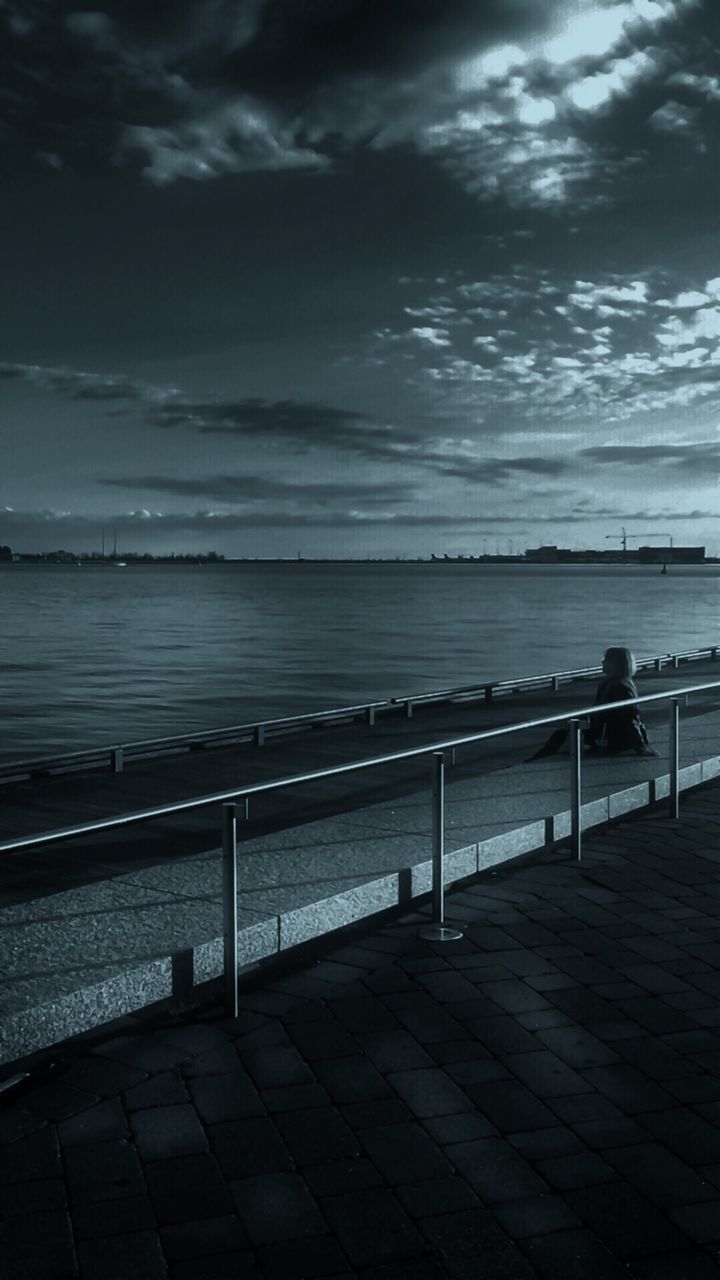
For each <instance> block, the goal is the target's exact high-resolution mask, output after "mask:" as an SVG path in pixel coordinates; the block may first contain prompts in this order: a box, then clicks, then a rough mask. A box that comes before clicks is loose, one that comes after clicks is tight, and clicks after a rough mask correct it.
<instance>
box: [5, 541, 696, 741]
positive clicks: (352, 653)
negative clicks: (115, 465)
mask: <svg viewBox="0 0 720 1280" xmlns="http://www.w3.org/2000/svg"><path fill="white" fill-rule="evenodd" d="M719 592H720V565H698V566H679V565H672V566H670V567H669V569H668V572H667V574H666V575H662V574H661V572H660V566H658V565H633V564H627V565H622V564H617V565H529V564H528V565H525V564H477V563H475V564H462V563H420V562H418V563H415V562H413V563H410V562H404V561H398V562H384V563H372V562H359V561H358V562H353V563H342V564H341V563H328V562H313V561H307V560H303V561H297V562H295V561H288V562H284V563H264V562H258V561H240V562H225V563H222V564H216V565H213V564H173V565H170V564H159V563H157V564H145V565H143V564H134V563H133V562H132V561H130V562H128V563H127V565H126V566H125V567H120V566H116V565H113V564H96V565H93V564H91V563H86V564H83V565H82V566H76V565H72V564H69V565H48V564H26V565H23V564H7V565H2V566H0V599H1V608H0V667H1V669H2V677H3V678H2V692H1V694H0V696H1V698H2V710H3V716H2V722H3V732H2V737H1V741H0V761H2V762H7V761H11V760H20V759H27V758H29V757H33V756H38V755H45V754H48V753H50V754H51V753H55V752H62V751H74V750H82V749H84V748H86V747H96V746H101V745H105V744H112V743H122V742H130V741H136V740H138V739H142V738H151V737H159V736H163V735H166V734H174V733H178V734H180V733H185V732H190V731H195V730H203V729H212V728H219V727H222V726H225V725H232V724H242V723H246V722H248V721H255V720H259V719H269V718H272V717H275V716H282V715H290V714H294V713H297V712H301V711H305V712H306V711H314V710H321V709H327V708H331V707H338V706H346V705H352V704H355V703H363V702H368V701H373V700H375V699H382V698H387V697H400V696H406V695H410V694H416V693H423V692H428V691H430V690H433V689H443V688H448V687H452V686H460V685H468V684H473V683H475V682H477V683H481V682H483V681H487V680H492V679H496V678H501V677H505V678H507V677H517V676H525V675H534V674H539V673H544V672H553V671H559V670H567V669H571V668H574V667H583V666H588V665H594V664H596V663H599V662H600V661H601V658H602V653H603V650H604V649H605V648H606V647H607V646H608V645H611V644H623V645H629V646H630V647H631V648H632V649H633V650H634V651H635V652H636V654H637V655H638V656H649V655H653V654H659V653H669V652H673V651H677V650H682V649H692V648H700V647H703V646H707V645H710V644H715V643H717V641H718V618H719V617H720V612H719V610H718V603H719Z"/></svg>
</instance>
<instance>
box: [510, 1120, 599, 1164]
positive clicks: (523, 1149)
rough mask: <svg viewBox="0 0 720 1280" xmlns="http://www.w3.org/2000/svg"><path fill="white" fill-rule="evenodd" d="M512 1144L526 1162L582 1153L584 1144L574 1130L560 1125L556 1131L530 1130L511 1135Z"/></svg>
mask: <svg viewBox="0 0 720 1280" xmlns="http://www.w3.org/2000/svg"><path fill="white" fill-rule="evenodd" d="M508 1142H510V1143H512V1145H513V1147H514V1148H515V1150H516V1151H519V1152H520V1154H521V1155H522V1156H525V1158H526V1160H533V1161H534V1160H550V1159H552V1157H553V1156H568V1155H573V1154H574V1153H575V1152H579V1151H582V1144H581V1142H580V1140H579V1138H578V1137H576V1135H575V1134H574V1133H573V1131H572V1129H567V1128H565V1127H561V1126H560V1125H558V1126H557V1127H556V1128H554V1129H530V1130H528V1131H527V1132H525V1133H511V1134H509V1135H508Z"/></svg>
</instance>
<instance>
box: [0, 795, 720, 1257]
mask: <svg viewBox="0 0 720 1280" xmlns="http://www.w3.org/2000/svg"><path fill="white" fill-rule="evenodd" d="M719 864H720V784H718V783H717V782H710V783H708V784H707V785H706V786H704V787H702V788H699V789H697V790H694V791H692V792H690V793H688V794H686V795H685V796H684V797H683V801H682V816H681V821H680V822H679V823H677V822H674V821H671V820H670V819H669V818H668V817H667V816H666V812H665V810H664V808H663V809H654V810H649V811H645V812H643V813H641V814H638V815H635V816H633V817H631V818H626V819H623V820H622V821H620V822H619V823H617V824H615V825H613V826H612V827H606V828H604V829H603V830H601V831H597V832H588V833H587V834H586V838H585V843H584V852H583V861H582V862H581V863H580V864H574V863H571V862H570V861H568V858H567V855H566V853H564V852H563V851H561V850H558V849H554V850H546V851H544V852H543V853H540V854H538V855H536V856H534V857H533V858H532V859H529V860H526V861H524V862H522V863H517V862H516V863H515V864H507V865H505V866H502V867H496V868H493V869H489V870H487V871H486V872H484V873H483V874H482V875H481V877H480V878H479V879H477V880H476V881H475V882H474V883H473V884H472V885H471V886H470V887H467V886H466V887H462V888H461V889H459V890H457V891H453V892H452V893H451V894H450V895H449V896H448V903H447V915H448V919H449V920H451V921H452V922H453V923H454V924H456V925H457V926H458V927H460V928H461V929H462V930H463V931H464V935H465V936H464V938H463V939H462V940H460V941H458V942H452V943H446V944H443V945H440V944H431V943H428V942H424V941H422V940H421V939H419V938H418V927H419V924H420V923H421V921H423V920H426V919H427V913H426V911H424V910H421V911H419V912H418V911H415V910H413V911H411V912H410V913H408V914H406V915H405V916H404V917H402V918H400V919H398V918H394V919H391V920H389V921H388V920H386V921H385V922H384V923H382V922H375V923H372V924H369V925H368V924H366V925H365V926H362V925H360V926H356V927H355V928H354V929H353V931H352V932H351V933H347V934H346V935H345V936H342V937H335V938H326V939H323V940H320V941H318V942H317V943H316V944H315V945H314V949H313V950H312V951H309V950H307V949H306V950H305V951H304V952H303V953H301V955H297V954H296V955H295V958H294V960H293V963H292V964H289V963H288V964H287V965H286V966H285V967H284V968H283V969H278V968H277V967H275V968H273V969H268V970H267V971H266V972H263V971H260V972H258V973H256V974H254V975H249V976H248V977H247V978H246V979H245V980H244V982H243V986H242V991H241V1009H240V1015H239V1017H238V1018H237V1019H233V1020H229V1019H227V1018H226V1017H225V1016H224V1013H223V1010H222V1004H221V1001H220V992H219V990H218V986H217V984H216V986H215V987H214V988H211V989H209V990H208V991H207V992H206V997H207V998H206V1000H205V1003H204V1004H202V1005H198V1006H197V1007H194V1008H190V1007H188V1008H187V1009H186V1011H185V1012H184V1013H183V1012H181V1011H179V1010H178V1009H177V1008H173V1007H171V1006H170V1005H165V1006H156V1007H155V1008H153V1009H148V1010H146V1011H145V1013H144V1014H141V1015H140V1014H136V1015H132V1016H128V1017H125V1018H123V1019H122V1020H120V1021H118V1022H116V1023H114V1024H111V1025H109V1026H106V1027H105V1028H103V1029H102V1030H98V1031H95V1032H94V1033H92V1034H89V1035H86V1036H84V1037H81V1038H78V1039H76V1040H75V1041H72V1042H68V1043H66V1044H65V1045H64V1046H63V1047H62V1049H61V1050H59V1051H56V1053H55V1055H54V1067H51V1066H50V1059H49V1057H48V1055H45V1056H41V1057H40V1058H39V1059H38V1060H37V1062H36V1064H35V1066H36V1069H35V1071H34V1072H33V1074H32V1075H31V1076H30V1077H29V1078H28V1079H27V1080H26V1081H25V1082H24V1083H21V1084H20V1085H19V1086H18V1087H17V1088H16V1089H14V1090H8V1091H7V1092H6V1093H5V1094H4V1095H3V1101H2V1111H1V1112H0V1133H1V1134H2V1141H3V1147H2V1151H0V1186H1V1190H2V1197H1V1198H2V1204H3V1215H4V1224H3V1241H2V1242H3V1250H4V1270H3V1275H4V1276H5V1277H7V1280H70V1278H71V1277H72V1278H74V1277H80V1278H81V1280H96V1278H97V1280H101V1278H102V1280H127V1277H129V1276H137V1277H138V1280H140V1278H142V1280H155V1278H156V1277H157V1278H158V1280H160V1278H161V1277H168V1276H169V1277H172V1280H186V1278H187V1280H190V1278H192V1280H206V1278H207V1280H220V1278H222V1277H227V1280H230V1277H233V1278H236V1277H242V1278H243V1280H294V1278H297V1280H299V1278H300V1277H305V1278H306V1280H315V1278H316V1277H318V1278H319V1277H327V1280H353V1278H357V1280H478V1278H480V1280H483V1278H484V1277H487V1278H488V1280H533V1278H538V1280H615V1278H616V1277H617V1278H618V1280H620V1277H624V1278H626V1280H627V1278H628V1277H629V1278H631V1280H712V1277H715V1276H717V1275H718V1262H719V1259H720V1252H719V1249H720V1015H719V1013H718V995H719V994H720V865H719Z"/></svg>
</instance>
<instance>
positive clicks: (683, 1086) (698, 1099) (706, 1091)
mask: <svg viewBox="0 0 720 1280" xmlns="http://www.w3.org/2000/svg"><path fill="white" fill-rule="evenodd" d="M688 1071H693V1068H692V1067H691V1066H690V1065H689V1064H688ZM663 1088H664V1089H667V1091H668V1093H671V1094H672V1095H673V1097H674V1098H677V1099H678V1101H679V1102H690V1103H693V1104H695V1105H702V1104H703V1103H713V1102H717V1101H718V1100H720V1079H718V1078H717V1077H716V1076H711V1075H707V1074H705V1073H703V1072H701V1071H700V1070H699V1069H698V1070H697V1071H695V1073H694V1074H693V1075H688V1076H682V1077H680V1079H674V1078H670V1079H668V1080H665V1081H663Z"/></svg>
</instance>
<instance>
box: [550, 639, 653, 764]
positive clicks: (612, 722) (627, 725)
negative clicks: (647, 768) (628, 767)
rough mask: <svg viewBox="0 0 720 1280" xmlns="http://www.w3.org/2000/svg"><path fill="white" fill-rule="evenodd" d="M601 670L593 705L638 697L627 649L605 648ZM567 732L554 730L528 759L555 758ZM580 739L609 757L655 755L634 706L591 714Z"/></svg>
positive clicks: (590, 747)
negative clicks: (621, 753)
mask: <svg viewBox="0 0 720 1280" xmlns="http://www.w3.org/2000/svg"><path fill="white" fill-rule="evenodd" d="M602 667H603V672H604V679H602V680H601V681H600V684H599V686H598V691H597V694H596V696H595V703H596V705H598V706H602V704H603V703H605V702H624V701H626V699H628V698H637V696H638V691H637V686H636V684H635V681H634V680H633V676H634V675H635V672H636V671H637V663H636V661H635V658H634V657H633V655H632V653H631V652H630V650H629V649H625V648H623V647H622V646H613V647H612V648H610V649H606V650H605V655H604V657H603V664H602ZM568 732H569V730H568V729H567V728H563V729H556V730H555V732H554V733H551V735H550V737H549V738H548V740H547V742H546V743H545V744H544V746H542V747H540V750H539V751H536V752H535V755H534V756H530V757H529V759H530V760H541V759H542V758H543V757H544V756H553V755H557V753H558V751H559V750H560V747H561V746H562V744H563V743H564V741H565V739H566V738H567V736H568ZM583 739H584V742H585V746H586V747H588V748H589V749H590V750H591V751H605V752H607V754H608V755H618V754H619V752H621V751H634V752H635V754H636V755H639V756H656V755H657V754H658V753H657V751H654V750H653V748H652V747H651V746H650V745H649V743H648V736H647V729H646V728H645V725H644V724H643V722H642V720H641V719H640V714H639V711H638V706H637V703H629V704H628V706H626V707H618V709H617V711H598V712H596V713H595V714H594V715H591V716H590V723H589V726H588V728H587V729H586V730H585V731H584V733H583Z"/></svg>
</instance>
